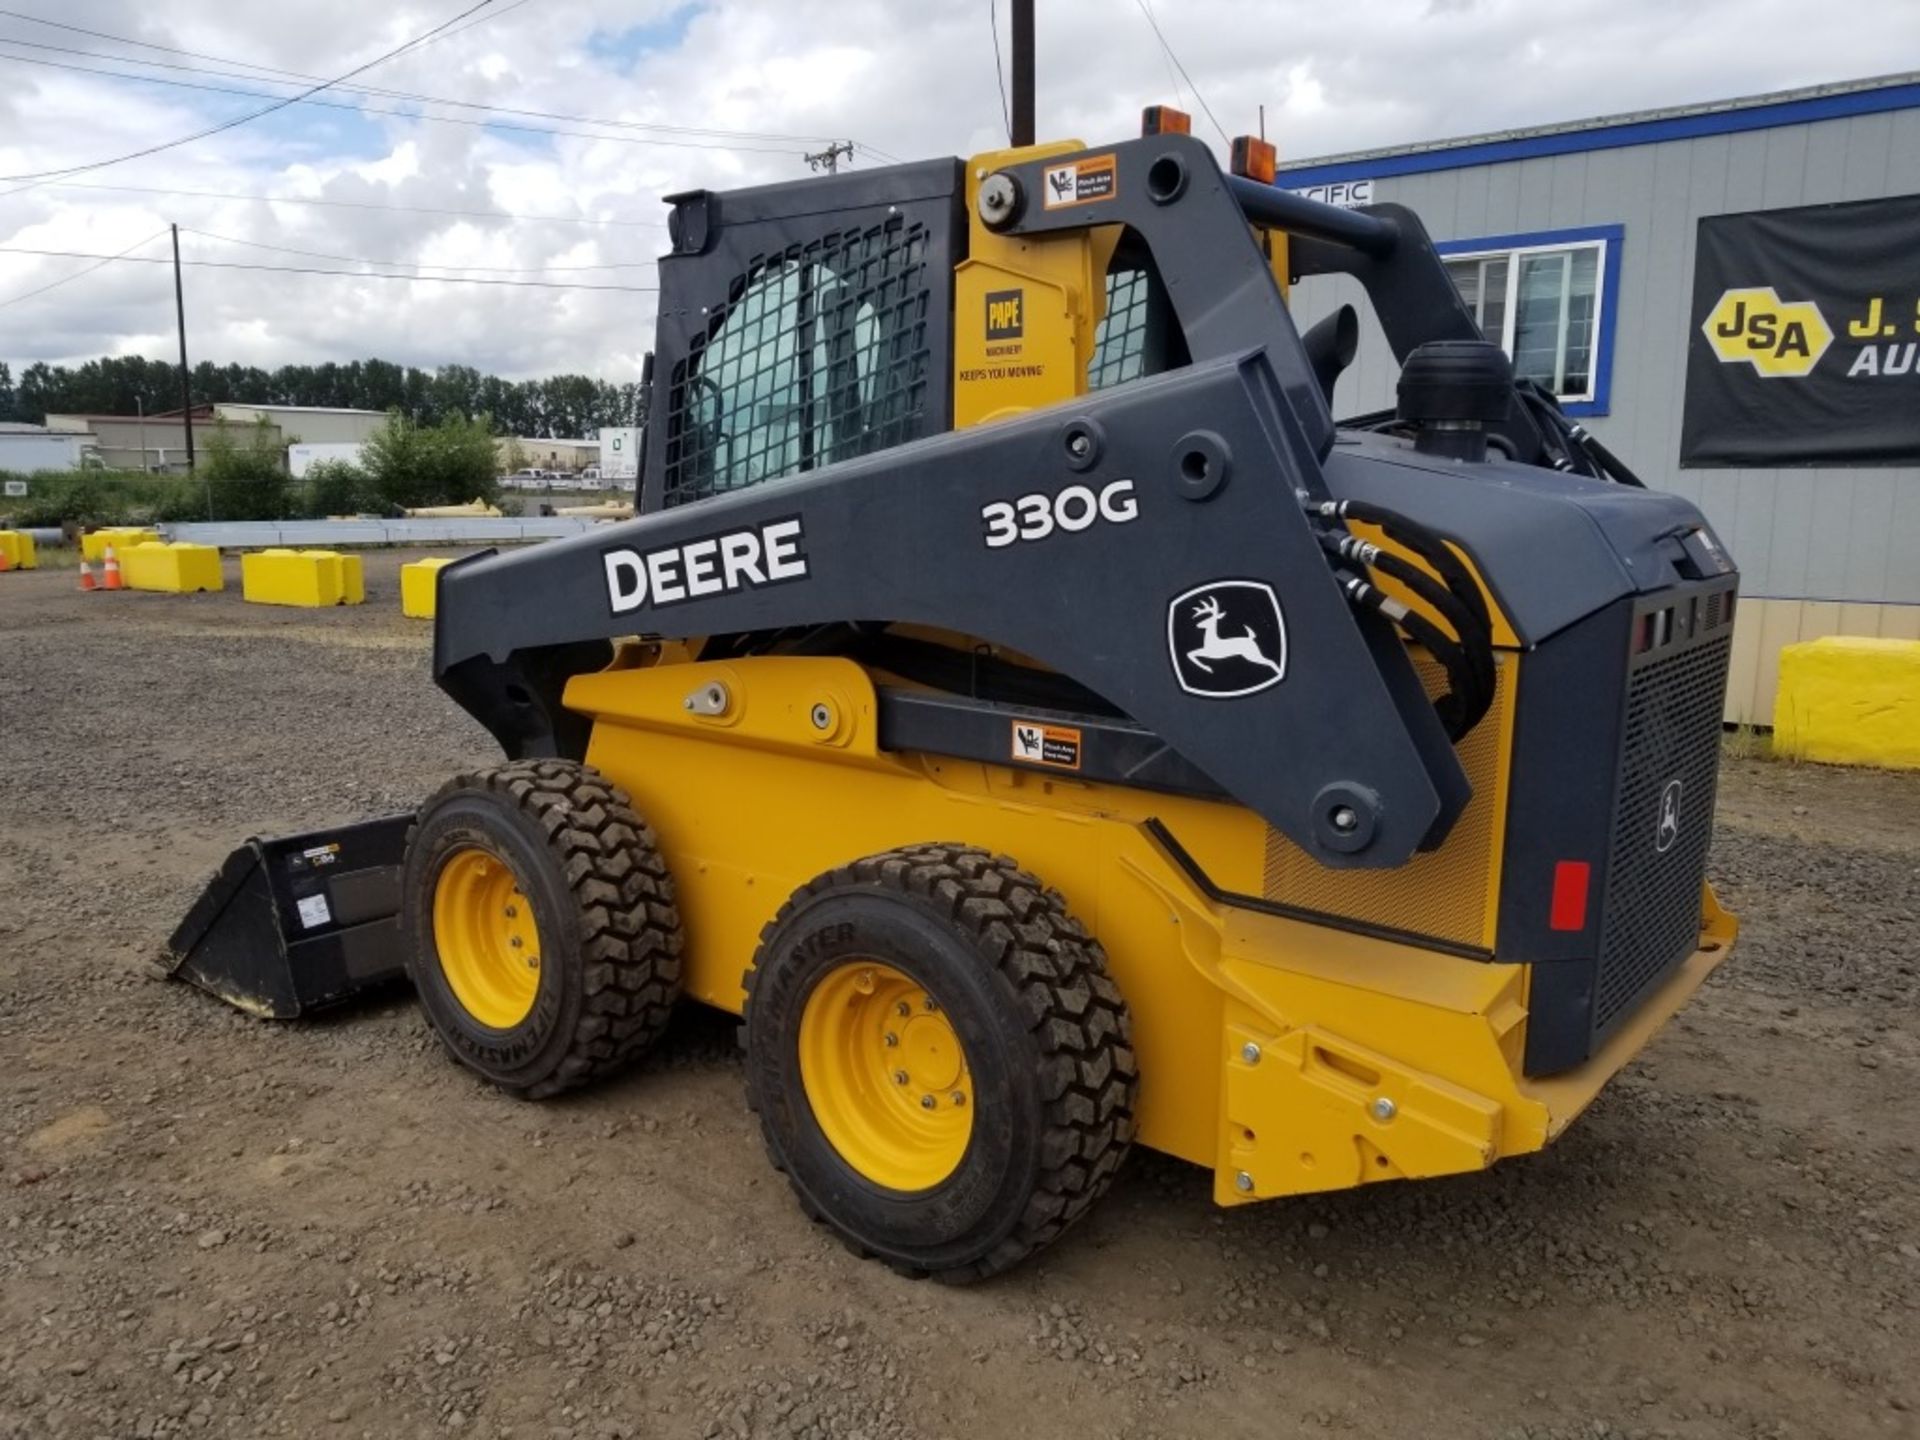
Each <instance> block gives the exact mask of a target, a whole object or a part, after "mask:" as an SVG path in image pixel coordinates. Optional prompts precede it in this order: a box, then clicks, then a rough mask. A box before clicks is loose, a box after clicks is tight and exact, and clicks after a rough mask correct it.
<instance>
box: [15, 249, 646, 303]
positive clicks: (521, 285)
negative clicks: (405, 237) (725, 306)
mask: <svg viewBox="0 0 1920 1440" xmlns="http://www.w3.org/2000/svg"><path fill="white" fill-rule="evenodd" d="M133 248H134V249H136V250H137V249H139V248H140V247H139V246H137V245H136V246H134V247H133ZM0 255H46V256H51V257H53V258H55V259H61V260H99V261H101V262H102V263H105V262H107V261H112V260H118V261H120V262H121V263H122V264H132V265H171V264H172V263H173V262H172V261H171V260H167V259H163V258H161V257H158V256H153V257H149V256H146V255H132V254H126V253H124V252H123V253H122V254H119V255H93V254H89V253H86V252H84V251H79V250H35V249H29V248H27V247H25V246H19V245H0ZM180 263H181V264H182V265H189V266H192V267H194V268H196V269H200V270H265V271H269V272H271V273H272V274H275V275H340V276H344V277H345V278H347V279H349V280H404V281H407V282H410V283H419V284H436V285H496V286H503V287H505V288H507V289H510V290H617V291H621V292H623V293H625V294H629V295H652V294H655V293H657V292H658V291H659V289H660V287H659V286H658V285H588V284H583V283H581V282H579V281H560V280H491V279H486V278H483V277H479V276H470V275H391V274H387V273H384V272H382V271H379V270H319V269H315V268H313V267H311V266H306V265H248V264H246V263H244V262H242V261H238V260H182V261H181V262H180Z"/></svg>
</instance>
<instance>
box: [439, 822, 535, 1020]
mask: <svg viewBox="0 0 1920 1440" xmlns="http://www.w3.org/2000/svg"><path fill="white" fill-rule="evenodd" d="M433 948H434V949H435V950H436V951H437V952H438V953H439V956H440V973H441V974H443V975H445V976H446V977H447V986H448V988H449V989H451V990H452V991H453V998H454V999H456V1000H458V1001H459V1002H460V1008H461V1009H463V1010H465V1011H466V1012H467V1014H468V1015H470V1016H472V1017H473V1019H474V1020H475V1022H476V1023H478V1024H481V1025H484V1026H486V1027H487V1028H488V1029H490V1030H510V1029H512V1028H513V1027H514V1026H515V1025H518V1024H519V1023H520V1022H521V1021H522V1020H524V1019H526V1018H527V1016H528V1015H529V1014H530V1013H531V1012H532V1010H533V997H534V996H535V994H537V993H538V992H539V989H540V930H539V927H538V926H536V925H535V924H534V921H533V906H532V905H531V904H530V903H529V902H528V900H527V897H526V895H525V893H524V892H523V891H522V890H521V889H520V881H519V880H518V879H517V878H516V877H515V875H514V873H513V871H512V870H511V869H509V868H508V866H507V864H506V862H505V861H503V860H501V859H500V858H499V857H498V856H497V855H492V854H489V853H488V852H487V851H485V850H480V849H475V848H468V849H464V850H456V851H454V852H453V854H452V855H451V856H449V857H448V859H447V863H446V864H445V865H443V866H442V867H441V869H440V878H439V879H438V880H437V881H435V882H434V887H433Z"/></svg>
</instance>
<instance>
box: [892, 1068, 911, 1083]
mask: <svg viewBox="0 0 1920 1440" xmlns="http://www.w3.org/2000/svg"><path fill="white" fill-rule="evenodd" d="M912 1078H913V1077H912V1076H910V1075H908V1074H907V1072H906V1071H904V1070H896V1071H894V1072H893V1083H894V1084H896V1085H904V1084H906V1083H907V1081H908V1080H910V1079H912Z"/></svg>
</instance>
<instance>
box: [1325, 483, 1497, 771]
mask: <svg viewBox="0 0 1920 1440" xmlns="http://www.w3.org/2000/svg"><path fill="white" fill-rule="evenodd" d="M1308 508H1309V511H1310V512H1311V513H1313V514H1315V515H1317V516H1318V517H1319V518H1321V519H1323V520H1334V521H1346V520H1356V521H1359V522H1360V523H1362V524H1368V525H1375V526H1377V527H1379V529H1380V530H1381V531H1382V533H1384V534H1385V535H1386V536H1387V537H1388V538H1389V539H1391V540H1393V541H1394V542H1395V543H1397V544H1400V545H1403V546H1405V547H1406V548H1407V549H1409V550H1411V551H1412V552H1413V553H1414V554H1416V555H1418V556H1419V557H1420V558H1421V559H1422V560H1424V561H1426V562H1427V564H1428V565H1430V566H1431V567H1432V568H1433V571H1434V572H1435V574H1437V575H1439V576H1440V579H1439V580H1438V581H1436V580H1435V579H1434V578H1433V576H1432V575H1429V574H1428V573H1427V572H1426V571H1424V570H1422V569H1421V568H1420V567H1419V566H1417V565H1414V564H1411V563H1410V562H1408V561H1407V560H1405V559H1403V558H1402V557H1400V556H1398V555H1394V554H1392V553H1391V552H1388V551H1385V550H1382V549H1381V548H1380V547H1379V546H1377V545H1373V544H1370V543H1369V542H1367V541H1364V540H1361V539H1360V538H1359V537H1357V536H1354V535H1351V534H1346V533H1344V532H1342V533H1337V534H1334V533H1327V534H1322V536H1321V537H1320V543H1321V545H1322V546H1323V547H1325V548H1326V550H1327V551H1328V553H1329V554H1330V555H1332V556H1333V557H1334V558H1336V559H1338V560H1343V561H1346V562H1347V563H1349V564H1363V565H1369V566H1377V567H1378V568H1379V570H1380V572H1381V573H1382V574H1385V575H1391V576H1392V577H1393V578H1394V579H1396V580H1399V581H1400V582H1401V583H1402V584H1404V585H1405V586H1406V587H1407V588H1408V589H1409V590H1410V591H1411V592H1412V593H1413V594H1414V596H1415V597H1416V598H1417V599H1419V600H1420V601H1421V602H1422V603H1424V604H1426V605H1428V606H1431V607H1432V609H1433V610H1434V611H1435V612H1436V613H1437V614H1438V615H1439V616H1440V618H1441V619H1442V620H1443V621H1444V622H1445V623H1446V624H1447V625H1449V626H1451V627H1452V629H1453V632H1454V633H1453V634H1452V635H1448V634H1447V633H1446V631H1445V630H1443V629H1442V628H1441V627H1440V626H1439V625H1437V624H1435V623H1434V622H1433V621H1432V620H1431V619H1429V618H1428V617H1427V616H1425V615H1424V614H1422V613H1421V612H1419V611H1418V610H1414V609H1412V608H1411V607H1409V606H1405V605H1401V604H1399V603H1398V602H1396V601H1392V600H1391V598H1390V597H1386V596H1384V595H1382V592H1380V591H1379V589H1378V587H1377V586H1373V585H1370V584H1368V585H1366V586H1365V589H1364V590H1363V591H1356V590H1355V589H1354V588H1353V587H1351V586H1347V587H1346V588H1347V593H1348V598H1349V599H1351V600H1353V601H1354V603H1356V604H1363V605H1365V606H1366V607H1367V608H1370V609H1374V610H1378V611H1380V613H1382V614H1384V615H1386V616H1387V617H1388V618H1390V619H1392V620H1393V621H1394V623H1395V624H1396V625H1397V626H1399V628H1400V629H1401V630H1402V632H1403V633H1405V634H1406V636H1407V637H1408V638H1409V639H1410V640H1413V641H1414V642H1416V643H1417V644H1419V645H1421V646H1422V647H1424V648H1425V649H1426V650H1427V652H1428V653H1429V654H1431V655H1432V656H1433V658H1434V659H1435V660H1436V661H1437V662H1438V663H1439V665H1440V667H1441V668H1442V669H1443V670H1444V671H1445V672H1446V674H1447V684H1448V693H1447V694H1445V695H1443V696H1441V697H1440V698H1439V699H1437V700H1436V701H1435V702H1434V709H1435V711H1436V712H1437V713H1438V714H1439V716H1440V718H1441V721H1442V723H1443V724H1445V726H1446V728H1447V733H1448V735H1449V736H1450V737H1451V738H1452V739H1454V740H1456V741H1457V740H1460V739H1462V738H1463V737H1464V736H1465V735H1466V734H1467V733H1468V732H1469V731H1471V730H1472V729H1473V727H1474V726H1475V725H1477V724H1479V722H1480V720H1481V719H1482V717H1484V716H1485V715H1486V713H1487V711H1488V709H1489V708H1491V706H1492V704H1493V697H1494V688H1495V684H1496V678H1495V670H1494V659H1493V625H1492V617H1491V616H1490V615H1489V614H1488V611H1487V602H1486V597H1485V596H1484V595H1482V594H1481V592H1480V586H1479V584H1478V583H1477V582H1476V581H1475V580H1474V578H1473V576H1472V574H1471V573H1470V572H1469V571H1468V569H1467V567H1466V566H1465V565H1464V564H1463V563H1462V562H1461V560H1460V558H1459V556H1457V555H1456V554H1455V553H1454V552H1453V550H1452V548H1451V547H1450V546H1449V545H1448V544H1447V543H1446V542H1445V541H1444V540H1442V539H1441V538H1440V536H1439V535H1437V534H1435V533H1434V532H1433V531H1432V530H1430V529H1428V528H1427V527H1426V526H1424V525H1422V524H1420V523H1419V522H1418V521H1415V520H1412V519H1409V518H1408V517H1407V516H1405V515H1402V514H1400V513H1399V512H1398V511H1396V510H1389V509H1387V508H1386V507H1385V506H1380V505H1373V504H1369V503H1368V502H1366V501H1363V500H1328V501H1322V502H1320V503H1319V504H1317V505H1310V506H1309V507H1308ZM1341 573H1342V574H1343V575H1344V574H1345V572H1341ZM1342 583H1343V585H1345V580H1344V579H1343V581H1342ZM1363 583H1364V582H1363ZM1373 595H1381V603H1375V602H1374V601H1373V600H1372V599H1371V598H1370V597H1371V596H1373Z"/></svg>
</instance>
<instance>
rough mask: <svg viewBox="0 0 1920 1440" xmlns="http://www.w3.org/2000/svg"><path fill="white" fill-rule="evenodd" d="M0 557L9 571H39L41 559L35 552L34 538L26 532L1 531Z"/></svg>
mask: <svg viewBox="0 0 1920 1440" xmlns="http://www.w3.org/2000/svg"><path fill="white" fill-rule="evenodd" d="M0 556H4V557H5V558H6V562H7V568H8V569H9V570H38V569H39V568H40V557H39V555H38V554H36V553H35V552H34V548H33V536H31V535H29V534H27V532H26V531H24V530H0Z"/></svg>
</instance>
